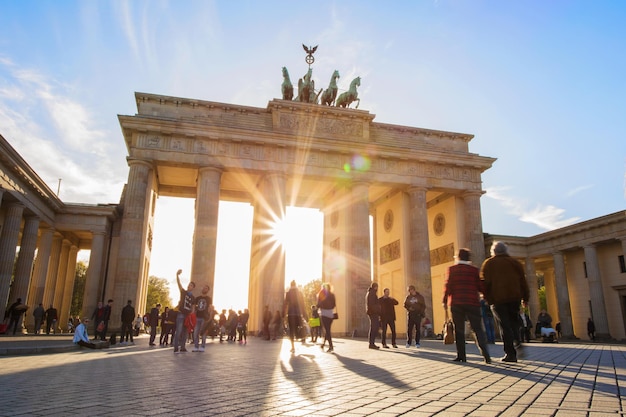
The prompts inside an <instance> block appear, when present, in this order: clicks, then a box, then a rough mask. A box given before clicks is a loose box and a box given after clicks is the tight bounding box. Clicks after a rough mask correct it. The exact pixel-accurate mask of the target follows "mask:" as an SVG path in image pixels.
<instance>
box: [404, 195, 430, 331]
mask: <svg viewBox="0 0 626 417" xmlns="http://www.w3.org/2000/svg"><path fill="white" fill-rule="evenodd" d="M408 194H409V225H408V227H409V245H408V250H409V253H408V256H409V268H410V269H409V271H408V274H407V277H406V282H407V285H411V284H412V285H415V287H416V288H417V291H418V292H419V293H420V294H422V295H423V296H424V300H425V301H426V313H425V314H426V317H430V318H431V320H432V317H433V292H432V283H431V277H430V242H429V236H428V209H427V207H426V188H423V187H411V188H410V189H409V190H408Z"/></svg>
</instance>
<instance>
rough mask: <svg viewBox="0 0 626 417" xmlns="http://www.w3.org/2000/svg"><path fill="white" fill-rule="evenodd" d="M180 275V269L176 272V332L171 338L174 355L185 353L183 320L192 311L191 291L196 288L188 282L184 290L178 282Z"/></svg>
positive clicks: (181, 271)
mask: <svg viewBox="0 0 626 417" xmlns="http://www.w3.org/2000/svg"><path fill="white" fill-rule="evenodd" d="M182 273H183V270H182V269H179V270H178V271H176V283H177V284H178V290H179V291H180V300H179V302H178V314H177V315H176V332H175V334H174V337H173V339H174V353H185V352H187V349H186V348H185V342H186V340H187V331H186V329H185V320H186V319H187V316H189V315H190V314H191V312H192V311H193V308H194V300H195V298H194V296H193V290H194V289H195V288H196V284H195V282H193V281H190V282H189V284H187V289H185V288H184V287H183V284H181V282H180V274H182ZM179 349H180V350H179Z"/></svg>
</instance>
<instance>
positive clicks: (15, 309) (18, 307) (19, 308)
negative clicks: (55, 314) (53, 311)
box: [4, 298, 52, 334]
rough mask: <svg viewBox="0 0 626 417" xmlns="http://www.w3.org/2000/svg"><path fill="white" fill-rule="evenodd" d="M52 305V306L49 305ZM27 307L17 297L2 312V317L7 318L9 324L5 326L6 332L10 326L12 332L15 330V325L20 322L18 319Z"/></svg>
mask: <svg viewBox="0 0 626 417" xmlns="http://www.w3.org/2000/svg"><path fill="white" fill-rule="evenodd" d="M51 307H52V306H51ZM27 309H28V307H26V306H25V305H24V304H22V299H21V298H18V299H17V300H16V301H15V302H14V303H13V304H11V306H10V307H9V308H8V309H7V311H6V312H5V313H4V319H5V320H6V319H7V318H8V319H9V325H8V326H7V332H8V331H9V330H10V329H11V328H12V329H13V334H15V332H17V325H18V324H20V319H21V318H22V315H23V314H24V312H26V310H27Z"/></svg>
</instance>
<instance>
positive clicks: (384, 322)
mask: <svg viewBox="0 0 626 417" xmlns="http://www.w3.org/2000/svg"><path fill="white" fill-rule="evenodd" d="M381 326H382V328H383V346H385V345H386V344H387V326H389V329H390V330H391V344H392V345H395V344H396V322H395V320H390V319H382V323H381Z"/></svg>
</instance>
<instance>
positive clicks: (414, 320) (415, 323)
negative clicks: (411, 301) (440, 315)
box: [406, 314, 422, 344]
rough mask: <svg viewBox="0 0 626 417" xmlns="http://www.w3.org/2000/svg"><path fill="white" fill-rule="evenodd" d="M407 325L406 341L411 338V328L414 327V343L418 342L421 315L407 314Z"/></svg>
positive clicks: (409, 340)
mask: <svg viewBox="0 0 626 417" xmlns="http://www.w3.org/2000/svg"><path fill="white" fill-rule="evenodd" d="M408 318H409V325H408V328H407V330H406V341H407V343H411V341H412V340H413V328H415V343H416V344H417V343H419V342H420V328H421V324H422V316H412V315H411V314H409V317H408Z"/></svg>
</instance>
